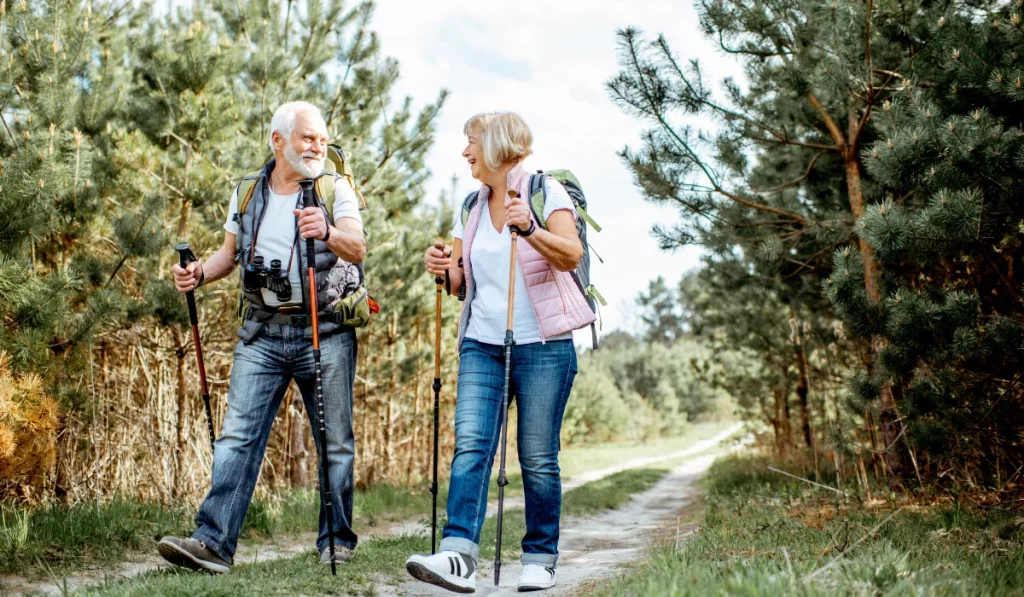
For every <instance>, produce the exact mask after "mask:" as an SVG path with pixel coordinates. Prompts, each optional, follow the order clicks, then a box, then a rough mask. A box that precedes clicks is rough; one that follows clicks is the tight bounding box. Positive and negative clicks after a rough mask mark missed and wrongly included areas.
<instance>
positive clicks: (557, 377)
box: [441, 339, 577, 567]
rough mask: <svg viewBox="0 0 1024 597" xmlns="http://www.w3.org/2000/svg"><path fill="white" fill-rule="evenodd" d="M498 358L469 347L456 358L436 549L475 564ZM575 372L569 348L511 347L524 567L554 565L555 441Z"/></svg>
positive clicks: (558, 489) (494, 422) (490, 347)
mask: <svg viewBox="0 0 1024 597" xmlns="http://www.w3.org/2000/svg"><path fill="white" fill-rule="evenodd" d="M504 352H505V347H504V346H498V345H494V344H483V343H481V342H477V341H475V340H470V339H466V340H465V341H464V342H463V344H462V349H461V350H460V351H459V357H460V362H459V389H458V402H457V405H456V407H455V457H454V458H453V459H452V473H451V481H450V485H449V488H448V524H447V525H445V527H444V533H443V535H442V539H441V549H442V550H451V551H456V552H459V553H465V554H469V555H471V556H473V557H474V558H477V557H479V555H480V546H479V543H480V531H481V529H482V528H483V525H484V518H485V517H486V515H487V490H488V486H489V485H490V476H491V468H492V466H493V465H494V455H495V452H496V450H497V448H498V444H499V442H500V441H501V430H500V422H501V408H502V400H501V398H502V391H503V389H504V383H505V354H504ZM576 366H577V365H576V349H575V347H574V346H573V344H572V340H558V341H554V342H548V343H546V344H541V343H534V344H524V345H522V346H513V347H512V369H511V375H510V378H509V384H510V385H509V397H510V399H511V398H512V397H514V398H515V399H516V401H517V403H516V404H517V406H516V412H517V415H518V435H517V440H518V444H519V465H520V468H521V469H522V474H523V488H524V490H525V494H526V536H524V537H523V543H522V546H523V558H522V561H523V564H539V565H542V566H547V567H554V566H555V563H556V562H557V561H558V525H559V519H560V517H561V509H562V480H561V476H560V470H559V468H558V449H559V443H558V435H559V432H560V431H561V428H562V415H563V414H564V413H565V403H566V401H567V400H568V399H569V391H570V390H571V389H572V382H573V379H574V378H575V377H576ZM505 406H507V405H505Z"/></svg>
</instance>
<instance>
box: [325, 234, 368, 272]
mask: <svg viewBox="0 0 1024 597" xmlns="http://www.w3.org/2000/svg"><path fill="white" fill-rule="evenodd" d="M330 230H331V236H330V238H328V239H327V248H328V249H330V250H331V252H332V253H334V254H335V255H337V256H338V257H341V258H342V259H344V260H345V261H347V262H349V263H362V262H363V257H365V256H366V241H365V240H364V239H363V232H362V230H359V231H358V232H356V231H351V230H340V229H338V228H337V227H336V226H331V227H330Z"/></svg>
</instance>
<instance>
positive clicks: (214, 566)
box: [156, 537, 231, 574]
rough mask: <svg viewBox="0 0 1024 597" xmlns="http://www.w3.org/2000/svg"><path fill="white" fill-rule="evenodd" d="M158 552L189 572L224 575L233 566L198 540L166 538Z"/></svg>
mask: <svg viewBox="0 0 1024 597" xmlns="http://www.w3.org/2000/svg"><path fill="white" fill-rule="evenodd" d="M156 550H157V551H158V552H160V555H161V556H163V558H164V559H165V560H167V561H168V562H170V563H172V564H174V565H175V566H181V567H183V568H188V569H189V570H201V571H203V572H210V573H213V574H224V573H225V572H227V571H228V570H229V569H231V564H228V563H227V562H225V561H224V560H223V559H222V558H221V557H220V556H218V555H217V554H215V553H213V551H212V550H211V549H210V548H209V547H206V544H205V543H203V542H202V541H197V540H196V539H178V538H177V537H164V538H163V539H161V540H160V543H157V544H156Z"/></svg>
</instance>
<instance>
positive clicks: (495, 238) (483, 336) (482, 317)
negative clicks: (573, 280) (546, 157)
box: [452, 178, 576, 345]
mask: <svg viewBox="0 0 1024 597" xmlns="http://www.w3.org/2000/svg"><path fill="white" fill-rule="evenodd" d="M544 188H545V190H546V191H547V201H546V202H545V204H544V219H545V220H547V219H548V218H550V217H551V214H552V213H554V212H556V211H558V210H559V209H567V210H569V211H570V212H571V213H572V214H573V216H574V217H575V216H576V210H575V208H574V207H573V205H572V199H571V198H569V193H567V192H566V191H565V188H564V187H562V185H561V184H559V183H558V182H557V181H555V180H553V179H551V178H545V180H544ZM480 209H481V213H480V225H479V226H478V227H477V230H476V235H475V236H474V237H473V246H472V254H471V255H470V256H469V262H470V265H471V266H472V268H473V281H474V282H475V286H476V292H475V294H474V295H473V302H472V304H471V305H470V316H469V327H468V328H467V329H466V337H467V338H470V339H472V340H476V341H477V342H483V343H484V344H499V345H500V344H504V343H505V326H506V325H507V318H508V266H509V260H510V259H511V257H512V236H511V233H510V232H509V230H508V227H507V226H502V227H501V232H498V231H497V230H495V229H494V224H493V223H492V222H491V215H490V211H488V209H487V206H486V205H481V206H480ZM464 235H465V230H464V229H463V227H462V218H460V217H456V218H455V228H454V229H453V230H452V236H453V237H454V238H458V239H462V238H463V236H464ZM520 242H527V241H526V239H522V240H521V241H520ZM512 335H513V339H514V340H515V343H516V344H531V343H534V342H540V340H541V337H540V325H539V324H538V323H537V314H536V312H534V310H533V304H532V303H531V302H530V296H529V295H528V294H527V293H526V279H525V278H523V270H522V268H521V267H519V264H518V263H516V294H515V308H514V311H513V314H512ZM568 339H572V332H566V333H565V334H561V335H558V336H555V337H552V338H546V339H545V340H546V341H551V340H568Z"/></svg>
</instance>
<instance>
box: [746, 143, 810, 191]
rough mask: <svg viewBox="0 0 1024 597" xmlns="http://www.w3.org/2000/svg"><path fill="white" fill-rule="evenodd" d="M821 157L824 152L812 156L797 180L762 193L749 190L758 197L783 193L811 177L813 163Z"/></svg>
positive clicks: (753, 189)
mask: <svg viewBox="0 0 1024 597" xmlns="http://www.w3.org/2000/svg"><path fill="white" fill-rule="evenodd" d="M823 155H825V151H819V152H818V153H816V154H815V155H814V157H813V158H811V163H809V164H807V170H806V171H805V172H804V173H803V175H801V176H800V177H798V178H795V179H793V180H791V181H789V182H787V183H783V184H782V185H779V186H777V187H775V188H773V189H765V190H763V191H759V190H757V189H755V188H753V187H751V188H750V190H752V191H754V192H755V193H757V194H759V195H763V194H768V193H778V192H781V191H784V190H786V189H788V188H790V187H794V186H796V185H798V184H800V183H801V182H803V181H805V180H807V177H808V176H810V175H811V170H812V169H814V164H815V162H817V161H818V158H820V157H821V156H823Z"/></svg>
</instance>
